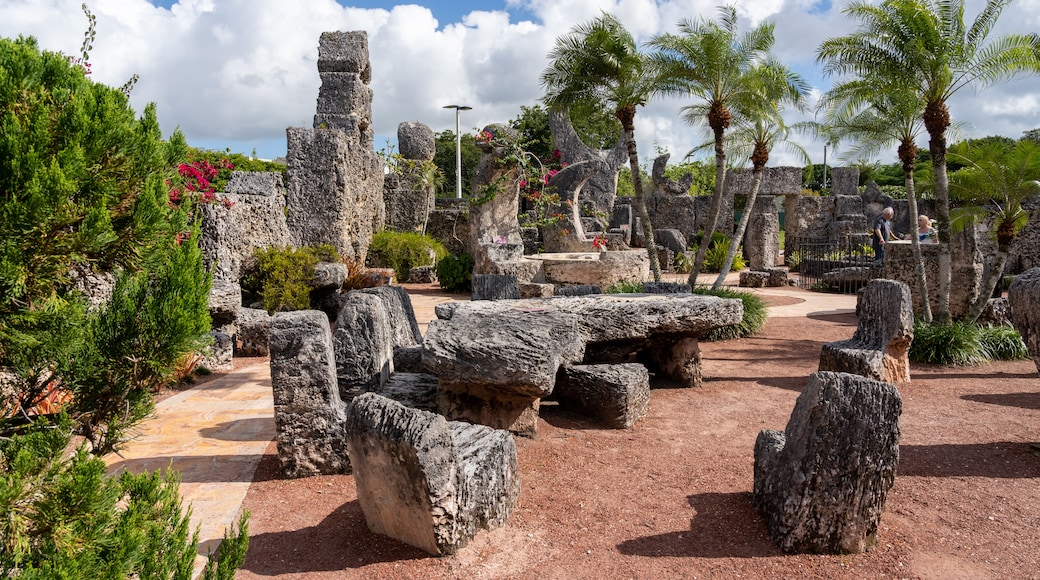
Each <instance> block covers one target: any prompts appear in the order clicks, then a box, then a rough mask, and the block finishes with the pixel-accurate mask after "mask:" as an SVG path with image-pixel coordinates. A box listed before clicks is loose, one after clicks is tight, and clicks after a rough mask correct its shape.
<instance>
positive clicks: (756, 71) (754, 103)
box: [712, 60, 809, 290]
mask: <svg viewBox="0 0 1040 580" xmlns="http://www.w3.org/2000/svg"><path fill="white" fill-rule="evenodd" d="M747 78H748V80H749V81H750V83H749V84H750V85H751V86H753V87H755V89H754V90H753V91H752V92H751V93H750V94H749V98H743V99H740V100H738V101H737V106H736V108H737V116H736V118H737V123H736V125H735V126H734V129H733V131H732V132H731V133H730V141H731V142H732V143H733V145H732V148H733V149H734V150H735V152H736V153H737V154H738V155H740V156H742V157H747V159H748V160H749V161H751V167H752V171H751V175H752V180H751V192H750V193H749V194H748V198H747V203H746V204H745V208H744V213H743V215H742V216H741V218H740V223H739V224H738V225H737V231H736V232H735V233H734V234H733V238H732V239H731V240H730V244H729V250H728V251H727V252H726V259H725V261H724V262H723V264H722V269H721V271H720V272H719V276H718V278H716V279H715V283H714V284H713V285H712V289H714V290H718V289H719V288H720V287H721V286H722V283H723V282H724V281H725V280H726V275H727V274H729V271H730V269H731V268H732V267H733V260H734V258H735V257H736V255H737V251H739V249H740V245H741V243H742V242H743V240H744V233H745V232H746V231H747V225H748V222H749V221H750V219H751V213H752V211H753V210H754V208H755V200H756V199H757V198H758V190H759V188H760V187H761V185H762V174H763V172H764V170H765V166H766V163H769V153H770V152H771V151H772V150H773V147H774V146H776V145H777V144H783V145H785V146H786V147H787V148H788V149H790V150H792V151H795V152H797V153H799V154H801V156H802V158H803V160H804V162H805V163H809V155H808V154H806V152H805V150H804V149H802V148H801V147H800V146H798V145H797V144H795V143H794V142H792V141H788V137H789V136H790V134H791V130H792V128H794V129H798V130H801V129H802V127H801V126H798V127H789V126H788V125H787V124H786V123H784V118H783V110H784V106H785V105H787V104H790V105H794V106H795V107H796V108H799V109H800V108H802V107H803V106H804V100H805V95H806V94H807V93H808V92H809V85H808V84H806V82H805V81H804V80H803V79H802V78H801V76H799V75H798V74H797V73H795V72H793V71H791V70H789V69H788V68H787V67H785V66H783V65H781V64H780V63H778V62H775V61H772V60H768V61H766V62H765V63H763V64H762V65H759V66H757V67H755V68H753V69H752V70H750V71H748V75H747ZM792 87H793V88H794V89H795V90H794V91H792V90H791V89H792Z"/></svg>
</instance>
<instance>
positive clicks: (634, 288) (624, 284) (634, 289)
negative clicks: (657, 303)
mask: <svg viewBox="0 0 1040 580" xmlns="http://www.w3.org/2000/svg"><path fill="white" fill-rule="evenodd" d="M603 293H604V294H642V293H643V283H642V282H640V281H638V280H619V281H617V282H614V283H613V284H611V285H610V286H608V287H607V288H606V289H605V290H603Z"/></svg>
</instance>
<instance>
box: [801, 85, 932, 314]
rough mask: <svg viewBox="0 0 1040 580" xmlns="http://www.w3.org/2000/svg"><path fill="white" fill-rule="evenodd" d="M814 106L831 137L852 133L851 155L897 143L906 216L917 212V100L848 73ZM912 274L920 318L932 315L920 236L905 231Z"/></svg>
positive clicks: (920, 105) (841, 137) (839, 138)
mask: <svg viewBox="0 0 1040 580" xmlns="http://www.w3.org/2000/svg"><path fill="white" fill-rule="evenodd" d="M820 107H823V108H825V109H826V116H825V122H824V124H825V127H826V130H827V132H828V136H829V138H830V139H831V140H833V141H835V142H837V141H842V140H846V139H852V140H853V141H854V142H855V143H856V147H855V148H854V149H853V150H852V151H851V152H850V153H851V154H852V155H862V156H867V157H873V156H875V155H877V154H878V153H880V152H881V151H882V150H884V149H885V148H886V147H888V146H889V145H891V144H892V142H896V143H899V148H898V150H897V153H898V155H899V161H900V163H901V164H902V168H903V183H904V185H905V186H906V199H907V205H909V209H910V216H911V222H910V223H916V222H914V220H915V219H916V218H917V215H918V211H917V193H916V189H915V183H914V163H915V161H916V159H917V137H918V136H920V134H921V133H922V132H923V131H924V125H923V122H922V121H921V113H922V112H923V110H924V104H923V102H922V101H921V100H920V99H919V98H918V97H917V95H916V94H914V92H913V91H911V90H908V87H906V86H903V87H900V86H883V85H882V84H880V82H878V81H877V80H875V79H869V78H864V79H854V80H851V81H848V82H844V83H841V84H838V85H836V86H835V87H833V88H832V89H831V90H830V91H828V92H827V94H826V95H824V98H823V99H822V100H821V102H820ZM910 244H911V247H912V250H913V255H914V270H915V273H916V277H917V292H918V296H919V297H920V299H921V318H922V319H923V320H924V321H925V322H931V321H932V307H931V304H930V302H929V297H928V279H927V276H926V275H925V270H924V260H923V259H922V258H921V242H920V240H919V238H918V236H916V235H912V236H910Z"/></svg>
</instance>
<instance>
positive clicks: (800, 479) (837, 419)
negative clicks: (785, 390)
mask: <svg viewBox="0 0 1040 580" xmlns="http://www.w3.org/2000/svg"><path fill="white" fill-rule="evenodd" d="M901 413H902V399H901V398H900V396H899V390H898V389H896V387H895V386H894V385H892V384H889V383H884V382H880V381H875V380H871V379H867V378H865V377H861V376H858V375H851V374H847V373H831V372H818V373H815V374H813V375H811V376H810V377H809V384H808V385H807V386H806V388H805V390H804V391H802V394H801V395H799V396H798V401H797V402H796V403H795V408H794V412H792V413H791V419H790V421H788V423H787V428H786V429H785V430H784V431H771V430H765V431H762V432H761V433H760V434H759V436H758V440H757V441H756V442H755V484H754V502H755V506H756V507H757V508H758V509H759V510H760V511H761V512H762V515H763V516H764V517H765V518H766V526H767V527H768V529H769V535H770V536H771V537H772V538H773V541H774V542H776V544H777V546H779V547H780V549H781V550H783V551H784V552H808V553H825V554H850V553H851V554H855V553H860V552H865V551H867V550H870V549H871V548H873V547H874V546H875V544H876V543H877V529H878V523H879V522H880V520H881V513H882V512H883V511H884V509H885V499H886V498H887V496H888V490H889V489H890V488H891V487H892V483H893V482H894V481H895V476H896V465H897V464H898V463H899V415H900V414H901Z"/></svg>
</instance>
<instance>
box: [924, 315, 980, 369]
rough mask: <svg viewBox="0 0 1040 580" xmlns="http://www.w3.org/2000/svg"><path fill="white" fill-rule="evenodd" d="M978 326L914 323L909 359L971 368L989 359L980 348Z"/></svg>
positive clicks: (958, 323) (959, 323) (955, 323)
mask: <svg viewBox="0 0 1040 580" xmlns="http://www.w3.org/2000/svg"><path fill="white" fill-rule="evenodd" d="M981 334H982V333H981V327H979V326H976V325H974V324H964V323H961V322H954V323H953V324H949V325H946V324H925V323H922V322H916V323H915V324H914V340H913V342H912V343H911V344H910V353H909V356H910V360H912V361H915V362H923V363H932V364H939V365H951V366H962V365H967V366H973V365H980V364H984V363H985V362H987V361H988V360H989V353H988V352H987V351H986V349H985V347H983V345H982V340H981Z"/></svg>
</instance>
